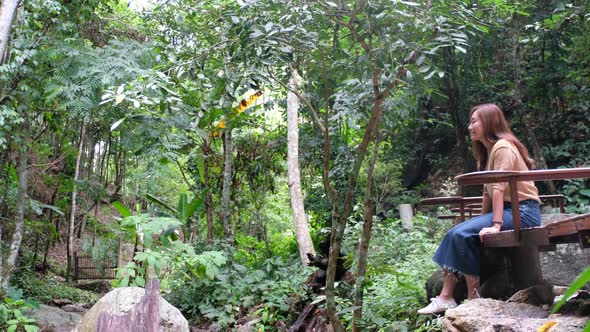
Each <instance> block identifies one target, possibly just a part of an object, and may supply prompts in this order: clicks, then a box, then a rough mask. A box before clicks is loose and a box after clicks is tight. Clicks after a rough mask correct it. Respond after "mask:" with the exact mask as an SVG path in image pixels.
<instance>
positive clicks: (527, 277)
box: [424, 168, 590, 289]
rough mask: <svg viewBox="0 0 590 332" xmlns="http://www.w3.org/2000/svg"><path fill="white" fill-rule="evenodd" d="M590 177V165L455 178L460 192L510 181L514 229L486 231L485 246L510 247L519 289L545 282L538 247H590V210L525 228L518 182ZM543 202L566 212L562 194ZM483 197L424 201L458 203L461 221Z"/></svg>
mask: <svg viewBox="0 0 590 332" xmlns="http://www.w3.org/2000/svg"><path fill="white" fill-rule="evenodd" d="M578 178H590V168H570V169H546V170H534V171H522V172H517V171H485V172H475V173H468V174H462V175H459V176H457V177H455V180H456V181H457V182H458V184H459V186H460V188H461V191H462V190H463V187H464V186H471V185H482V184H486V183H506V182H507V183H508V184H509V186H508V190H510V197H511V202H510V203H511V208H512V213H513V224H514V229H513V230H505V231H501V232H498V233H493V234H486V235H485V236H484V238H483V244H482V246H483V247H484V248H497V249H500V248H509V251H507V253H508V255H509V259H510V266H511V277H512V279H513V281H514V283H515V287H516V288H517V289H524V288H527V287H530V286H533V285H536V284H540V283H542V282H543V277H542V272H541V266H540V259H539V250H540V249H542V250H552V249H555V245H556V244H559V243H573V242H577V243H579V244H580V246H581V247H582V248H590V213H587V214H582V215H575V216H568V215H563V217H564V218H557V220H556V221H554V222H551V223H548V224H546V225H542V226H538V227H532V228H524V229H523V228H522V227H521V220H520V211H519V201H518V194H517V191H516V183H517V182H519V181H547V180H567V179H578ZM541 197H542V199H543V200H544V201H549V200H553V201H554V202H557V204H559V207H560V212H562V213H563V211H564V209H563V197H559V196H555V195H545V196H541ZM477 199H479V202H481V197H479V198H471V197H469V198H468V197H462V196H452V197H439V198H432V199H427V200H424V201H425V202H424V203H425V204H426V205H441V204H451V205H459V207H458V208H459V209H458V212H459V217H460V220H461V221H463V220H465V215H466V213H467V211H468V205H469V204H477V202H476V200H477Z"/></svg>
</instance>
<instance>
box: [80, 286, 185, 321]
mask: <svg viewBox="0 0 590 332" xmlns="http://www.w3.org/2000/svg"><path fill="white" fill-rule="evenodd" d="M144 295H145V290H144V289H143V288H139V287H122V288H117V289H114V290H112V291H110V292H109V293H107V294H106V295H105V296H103V297H102V298H101V299H100V300H98V302H97V303H96V304H95V305H94V306H93V307H92V308H91V309H90V310H88V312H87V313H86V314H85V315H84V318H83V319H82V321H81V322H80V323H79V324H78V325H77V326H76V328H75V329H74V330H72V332H94V331H96V327H97V323H98V319H99V317H100V315H101V314H102V313H107V314H111V315H112V314H115V315H123V314H128V313H129V312H130V311H131V310H132V309H133V307H134V306H135V305H136V304H137V303H139V301H140V300H141V299H142V298H143V297H144ZM159 305H160V331H161V332H188V331H189V327H188V321H187V320H186V318H184V316H182V314H181V313H180V310H178V309H176V308H175V307H174V306H172V305H171V304H170V303H168V301H166V300H165V299H164V298H162V297H161V296H160V303H159Z"/></svg>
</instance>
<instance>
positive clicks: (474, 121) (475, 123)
mask: <svg viewBox="0 0 590 332" xmlns="http://www.w3.org/2000/svg"><path fill="white" fill-rule="evenodd" d="M467 129H468V130H469V138H471V140H472V141H474V142H476V141H480V142H482V143H483V140H484V137H483V124H482V123H481V119H480V117H479V111H475V112H473V114H471V120H470V121H469V127H467Z"/></svg>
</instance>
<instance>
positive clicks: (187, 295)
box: [167, 216, 445, 331]
mask: <svg viewBox="0 0 590 332" xmlns="http://www.w3.org/2000/svg"><path fill="white" fill-rule="evenodd" d="M414 220H415V226H414V228H413V229H411V230H406V229H404V228H402V227H401V226H400V225H399V220H397V219H386V220H384V221H382V222H380V223H378V224H377V225H375V228H374V231H373V234H374V235H373V238H372V240H371V248H370V250H369V251H370V257H369V271H368V274H367V280H368V282H367V286H366V290H365V297H364V298H365V305H364V320H363V322H362V325H363V328H364V329H365V330H367V331H428V330H437V329H438V325H437V321H436V320H435V321H430V320H429V319H425V318H423V317H419V316H418V315H416V314H415V312H416V310H417V309H418V308H419V307H421V306H422V305H423V304H424V303H425V301H426V295H425V290H424V283H425V281H426V279H427V278H428V277H429V276H430V274H431V273H432V271H433V270H434V269H435V268H436V267H435V265H434V263H432V261H431V257H432V255H433V253H434V250H435V249H436V245H437V242H438V239H439V238H440V235H441V234H442V233H441V232H442V231H444V229H445V225H441V224H440V223H438V222H436V221H435V220H434V219H431V218H428V217H424V216H419V217H416V218H415V219H414ZM360 227H361V225H360V224H359V225H355V226H353V227H351V228H350V230H349V232H348V234H347V236H346V238H347V239H348V240H347V242H346V243H345V247H344V253H345V254H346V257H347V263H346V264H347V266H348V267H349V268H350V270H351V272H354V269H355V266H356V261H355V254H356V253H355V251H354V248H355V243H356V241H357V239H358V232H359V231H360ZM247 243H248V246H247V247H241V248H240V247H239V246H238V247H237V248H230V247H227V246H223V245H221V244H217V245H213V246H207V245H204V244H198V245H196V246H195V247H198V248H201V249H200V250H203V251H206V250H221V251H223V252H224V254H225V255H226V257H229V260H228V262H227V264H226V265H225V266H223V267H222V268H220V269H219V271H218V273H217V274H216V275H215V277H214V278H213V279H207V278H193V279H192V280H188V279H182V278H176V279H175V280H176V281H175V282H173V283H172V284H171V292H170V293H169V294H168V295H167V298H168V300H169V301H170V302H171V303H172V304H173V305H175V306H177V307H178V308H179V309H180V310H181V311H182V312H183V314H185V316H186V317H187V318H189V319H190V320H191V321H192V322H193V323H194V324H196V325H200V326H208V325H211V324H213V325H216V326H220V327H228V326H233V325H234V324H237V323H239V322H240V321H241V319H243V318H244V317H246V316H250V317H260V318H261V322H260V323H259V324H258V327H259V328H260V329H261V330H269V331H272V330H280V329H281V328H284V327H285V326H288V325H289V324H290V323H293V321H294V320H295V319H297V315H298V314H299V312H300V311H301V309H302V308H303V306H304V305H305V304H306V303H309V302H316V303H318V306H319V307H320V308H322V307H323V306H324V302H323V295H318V294H310V293H309V292H308V291H307V286H306V285H305V281H306V279H307V278H308V277H309V275H310V274H311V273H312V271H313V270H311V269H310V268H302V267H301V264H300V262H299V260H298V256H297V253H296V251H292V252H288V251H287V252H282V254H280V255H277V254H273V255H271V256H268V255H267V254H266V250H267V249H266V247H265V246H263V245H262V243H261V242H256V241H255V240H254V239H249V240H248V241H247ZM284 244H285V245H286V243H284ZM287 247H288V246H287ZM275 248H277V246H275ZM283 248H285V246H283ZM265 256H266V258H265ZM337 291H338V299H337V303H338V309H339V314H340V317H341V318H342V319H343V321H344V322H347V323H349V322H350V321H351V318H352V309H351V308H352V294H353V285H350V284H347V283H346V282H340V283H339V284H338V287H337Z"/></svg>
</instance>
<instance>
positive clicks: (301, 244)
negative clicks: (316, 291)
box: [287, 69, 315, 266]
mask: <svg viewBox="0 0 590 332" xmlns="http://www.w3.org/2000/svg"><path fill="white" fill-rule="evenodd" d="M291 75H292V77H291V82H290V85H291V87H290V89H291V90H293V91H297V78H298V74H297V70H295V69H293V72H292V74H291ZM298 110H299V100H298V99H297V96H296V95H295V94H294V93H293V92H288V93H287V167H288V172H289V192H290V194H291V211H292V213H293V221H294V223H295V238H296V240H297V247H298V248H299V256H300V258H301V263H302V264H303V265H304V266H306V265H307V263H309V258H308V257H307V254H308V253H311V254H313V255H314V256H315V249H314V247H313V242H312V241H311V236H310V235H309V229H308V227H307V216H306V215H305V208H304V206H303V194H302V192H301V176H300V173H299V128H298Z"/></svg>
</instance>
